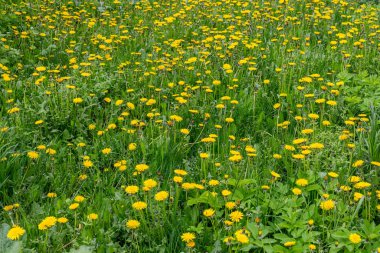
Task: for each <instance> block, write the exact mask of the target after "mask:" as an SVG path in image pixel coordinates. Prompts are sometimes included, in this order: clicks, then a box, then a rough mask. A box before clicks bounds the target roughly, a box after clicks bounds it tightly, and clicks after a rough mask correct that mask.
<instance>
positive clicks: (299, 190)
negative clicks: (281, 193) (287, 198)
mask: <svg viewBox="0 0 380 253" xmlns="http://www.w3.org/2000/svg"><path fill="white" fill-rule="evenodd" d="M292 192H293V194H294V195H301V194H302V190H301V189H300V188H293V190H292Z"/></svg>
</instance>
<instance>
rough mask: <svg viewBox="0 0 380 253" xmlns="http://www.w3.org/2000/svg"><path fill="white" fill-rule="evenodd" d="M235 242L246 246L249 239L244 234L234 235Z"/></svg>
mask: <svg viewBox="0 0 380 253" xmlns="http://www.w3.org/2000/svg"><path fill="white" fill-rule="evenodd" d="M235 236H236V241H238V242H240V243H241V244H246V243H248V242H249V238H248V236H247V235H245V234H244V233H242V232H240V233H235Z"/></svg>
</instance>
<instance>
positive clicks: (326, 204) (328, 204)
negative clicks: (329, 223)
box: [319, 199, 335, 211]
mask: <svg viewBox="0 0 380 253" xmlns="http://www.w3.org/2000/svg"><path fill="white" fill-rule="evenodd" d="M319 207H320V208H321V209H322V210H324V211H329V210H331V209H334V207H335V202H334V201H333V200H331V199H329V200H326V201H322V202H321V204H320V205H319Z"/></svg>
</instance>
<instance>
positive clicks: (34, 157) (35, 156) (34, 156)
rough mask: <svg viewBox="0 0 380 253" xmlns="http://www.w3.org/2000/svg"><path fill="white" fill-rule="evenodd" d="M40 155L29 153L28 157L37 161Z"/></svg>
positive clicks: (34, 152) (33, 152)
mask: <svg viewBox="0 0 380 253" xmlns="http://www.w3.org/2000/svg"><path fill="white" fill-rule="evenodd" d="M39 156H40V155H39V154H38V153H37V152H36V151H29V152H28V157H29V158H30V159H37V158H38V157H39Z"/></svg>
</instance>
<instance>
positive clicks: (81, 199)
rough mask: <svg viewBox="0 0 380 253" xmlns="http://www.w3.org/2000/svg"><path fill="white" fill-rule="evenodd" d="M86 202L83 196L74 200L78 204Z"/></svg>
mask: <svg viewBox="0 0 380 253" xmlns="http://www.w3.org/2000/svg"><path fill="white" fill-rule="evenodd" d="M84 200H85V197H83V196H81V195H78V196H76V197H75V198H74V201H75V202H78V203H80V202H83V201H84Z"/></svg>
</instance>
